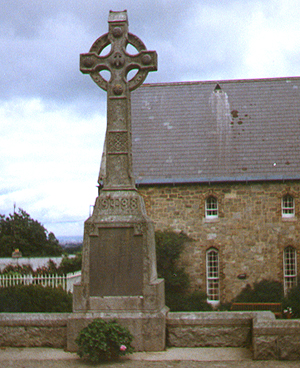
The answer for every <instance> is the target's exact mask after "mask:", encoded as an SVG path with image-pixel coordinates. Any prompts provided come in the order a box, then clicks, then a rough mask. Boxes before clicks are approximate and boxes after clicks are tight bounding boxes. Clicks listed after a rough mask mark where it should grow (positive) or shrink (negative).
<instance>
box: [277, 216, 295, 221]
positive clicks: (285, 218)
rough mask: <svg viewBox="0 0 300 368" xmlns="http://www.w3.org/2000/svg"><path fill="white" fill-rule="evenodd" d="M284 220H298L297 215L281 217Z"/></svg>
mask: <svg viewBox="0 0 300 368" xmlns="http://www.w3.org/2000/svg"><path fill="white" fill-rule="evenodd" d="M281 219H282V221H283V222H296V221H297V217H296V216H294V217H281Z"/></svg>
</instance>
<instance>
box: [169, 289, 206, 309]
mask: <svg viewBox="0 0 300 368" xmlns="http://www.w3.org/2000/svg"><path fill="white" fill-rule="evenodd" d="M206 300H207V297H206V294H205V293H204V292H203V291H195V292H193V293H191V294H190V293H179V292H178V293H166V305H167V306H168V307H169V308H170V309H171V310H172V311H173V312H182V311H211V310H212V306H211V305H210V304H208V303H207V301H206ZM170 306H171V307H170Z"/></svg>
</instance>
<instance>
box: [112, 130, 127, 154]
mask: <svg viewBox="0 0 300 368" xmlns="http://www.w3.org/2000/svg"><path fill="white" fill-rule="evenodd" d="M127 147H128V133H127V132H108V135H107V152H108V153H127V151H128V148H127Z"/></svg>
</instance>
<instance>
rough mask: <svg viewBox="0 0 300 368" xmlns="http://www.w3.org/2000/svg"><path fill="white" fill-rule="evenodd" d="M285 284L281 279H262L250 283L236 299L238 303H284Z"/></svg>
mask: <svg viewBox="0 0 300 368" xmlns="http://www.w3.org/2000/svg"><path fill="white" fill-rule="evenodd" d="M283 297H284V295H283V286H282V284H281V283H280V282H279V281H272V280H262V281H260V282H257V283H254V285H253V287H251V286H250V285H249V284H248V285H246V287H245V288H244V289H243V290H242V291H241V292H240V294H239V295H238V296H237V297H236V298H235V299H234V302H236V303H282V301H283Z"/></svg>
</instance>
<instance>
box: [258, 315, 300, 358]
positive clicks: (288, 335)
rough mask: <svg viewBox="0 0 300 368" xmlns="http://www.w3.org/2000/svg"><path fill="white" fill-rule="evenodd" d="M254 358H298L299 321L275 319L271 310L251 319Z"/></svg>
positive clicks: (299, 352) (299, 354)
mask: <svg viewBox="0 0 300 368" xmlns="http://www.w3.org/2000/svg"><path fill="white" fill-rule="evenodd" d="M252 335H253V342H252V344H253V353H254V359H264V360H267V359H282V360H298V359H300V321H299V320H276V319H275V316H274V315H273V314H272V313H271V312H261V313H256V314H255V317H254V319H253V330H252Z"/></svg>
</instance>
